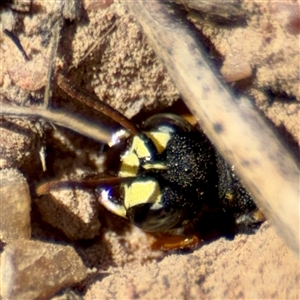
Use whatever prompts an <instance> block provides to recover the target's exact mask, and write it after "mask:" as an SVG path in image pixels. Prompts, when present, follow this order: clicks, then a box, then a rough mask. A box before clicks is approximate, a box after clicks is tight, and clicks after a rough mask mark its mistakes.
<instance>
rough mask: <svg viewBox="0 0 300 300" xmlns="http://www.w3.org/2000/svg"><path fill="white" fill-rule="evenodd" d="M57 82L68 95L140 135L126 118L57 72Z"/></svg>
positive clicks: (133, 133)
mask: <svg viewBox="0 0 300 300" xmlns="http://www.w3.org/2000/svg"><path fill="white" fill-rule="evenodd" d="M57 84H58V86H59V87H60V88H61V89H62V90H63V91H65V92H66V93H67V94H68V95H69V96H71V97H73V98H75V99H77V100H79V101H80V102H82V103H84V104H86V105H88V106H89V107H92V108H94V109H95V110H97V111H99V112H101V113H103V114H105V115H106V116H108V117H110V118H111V119H112V120H114V121H115V122H117V123H119V124H120V125H121V126H122V127H123V128H125V129H126V130H127V131H128V132H129V133H130V134H132V135H141V132H140V131H139V129H138V128H137V127H136V126H135V125H134V124H133V123H132V122H131V121H130V120H129V119H128V118H126V117H125V116H123V115H122V114H121V113H120V112H118V111H117V110H116V109H114V108H112V107H110V106H109V105H108V104H106V103H104V102H103V101H99V99H97V98H95V97H93V96H92V95H88V94H87V93H85V92H83V91H81V90H80V91H79V89H78V88H77V87H76V86H75V85H73V84H71V83H70V81H69V80H68V79H66V78H65V77H64V76H63V75H62V74H58V76H57Z"/></svg>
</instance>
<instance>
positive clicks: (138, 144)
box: [130, 136, 151, 158]
mask: <svg viewBox="0 0 300 300" xmlns="http://www.w3.org/2000/svg"><path fill="white" fill-rule="evenodd" d="M130 150H131V152H135V153H136V155H137V156H138V157H139V158H145V157H147V156H148V157H149V156H151V153H150V151H149V149H148V148H147V146H146V144H145V143H144V141H143V140H142V139H141V138H140V137H139V136H135V137H134V138H133V141H132V145H131V147H130Z"/></svg>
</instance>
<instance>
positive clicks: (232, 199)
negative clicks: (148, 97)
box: [37, 75, 263, 250]
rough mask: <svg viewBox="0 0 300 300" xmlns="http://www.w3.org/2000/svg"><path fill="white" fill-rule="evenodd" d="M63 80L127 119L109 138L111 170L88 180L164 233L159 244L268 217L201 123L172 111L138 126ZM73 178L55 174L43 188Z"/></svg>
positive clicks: (184, 241) (109, 205)
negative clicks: (197, 124)
mask: <svg viewBox="0 0 300 300" xmlns="http://www.w3.org/2000/svg"><path fill="white" fill-rule="evenodd" d="M58 84H59V86H60V87H61V88H62V89H64V90H65V91H66V92H67V93H68V94H69V95H71V96H72V97H74V98H77V99H78V100H80V101H81V102H83V103H85V104H87V105H88V106H91V107H93V108H94V109H96V110H98V111H100V112H101V113H104V114H105V115H107V116H109V117H110V118H111V119H113V120H114V121H116V122H118V123H119V124H120V125H121V129H120V130H117V131H116V132H113V134H112V135H110V137H109V139H107V144H108V145H109V147H108V150H107V151H106V161H105V165H106V168H105V169H106V174H105V175H103V174H102V175H101V177H100V178H99V179H93V180H84V184H86V185H88V186H89V187H93V189H94V190H95V192H96V194H97V195H98V198H99V201H100V203H101V204H102V205H103V206H104V207H105V208H106V209H107V210H109V211H110V212H112V213H114V214H116V215H118V216H120V217H123V218H125V219H127V220H128V221H129V222H131V223H132V224H133V225H135V226H137V227H139V228H141V229H143V230H144V231H146V232H149V233H153V234H156V235H157V236H159V237H160V239H159V240H158V243H157V244H156V245H155V246H154V247H155V248H157V247H159V248H161V249H165V250H169V249H174V248H175V249H176V248H189V247H192V246H194V245H196V244H198V243H199V239H202V238H203V237H206V236H210V234H211V232H218V233H219V234H221V235H226V236H228V237H232V236H233V235H234V234H235V233H236V232H247V233H252V232H255V231H256V230H257V228H258V227H259V224H260V223H261V222H262V221H263V216H262V215H261V214H260V211H259V210H258V209H257V207H256V205H255V203H254V201H253V199H252V198H251V196H250V194H249V193H248V192H247V191H246V190H245V188H244V186H243V185H242V183H241V182H240V180H239V179H238V178H237V176H236V175H235V173H234V170H233V168H232V167H230V166H229V165H228V164H227V163H226V162H225V160H224V159H223V158H222V157H221V156H220V154H219V153H218V152H217V150H216V149H215V147H214V146H213V145H212V143H211V142H210V141H209V139H208V138H207V137H206V136H205V134H204V133H203V132H202V131H201V130H200V129H196V128H194V127H193V126H192V125H191V124H190V123H188V122H187V121H186V120H185V119H184V118H182V117H180V116H179V115H175V114H170V113H160V114H156V115H154V116H152V117H150V118H148V119H146V120H145V121H144V122H142V124H140V125H139V126H136V125H135V124H134V123H133V122H131V121H130V120H129V119H127V118H126V117H125V116H124V115H122V114H120V113H119V112H118V111H116V110H115V109H113V108H112V107H110V106H108V105H107V104H105V103H103V102H101V101H100V102H99V100H95V99H93V98H92V97H91V96H89V95H87V94H84V93H83V92H82V91H79V90H78V89H77V88H76V87H74V86H73V85H72V84H70V82H69V81H68V80H66V79H65V77H64V76H62V75H59V76H58ZM69 127H70V128H71V126H69ZM77 183H78V184H80V182H77ZM82 183H83V181H82ZM71 184H74V182H72V181H70V180H68V181H49V182H46V183H43V184H41V185H40V186H39V187H38V188H37V193H38V194H39V195H42V194H47V193H50V192H51V190H53V189H57V188H60V187H61V186H63V185H64V186H65V185H71ZM174 237H176V238H175V239H174Z"/></svg>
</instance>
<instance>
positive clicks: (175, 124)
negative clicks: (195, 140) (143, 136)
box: [143, 114, 194, 134]
mask: <svg viewBox="0 0 300 300" xmlns="http://www.w3.org/2000/svg"><path fill="white" fill-rule="evenodd" d="M143 130H146V131H147V130H150V131H159V132H165V133H170V134H172V133H175V132H178V131H182V132H189V131H193V130H194V129H193V127H192V126H191V124H190V123H189V122H187V121H186V120H184V119H183V118H181V117H179V116H177V115H174V114H157V115H154V116H152V117H150V118H149V119H147V120H146V121H145V122H144V124H143Z"/></svg>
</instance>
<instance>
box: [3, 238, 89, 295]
mask: <svg viewBox="0 0 300 300" xmlns="http://www.w3.org/2000/svg"><path fill="white" fill-rule="evenodd" d="M87 274H88V269H87V268H86V267H85V266H84V265H83V263H82V260H81V258H80V257H79V256H78V255H77V253H76V252H75V250H74V249H73V248H72V247H70V246H62V245H57V244H50V243H44V242H40V241H29V240H28V241H21V240H19V241H14V242H12V243H10V244H8V245H7V246H6V247H5V250H4V252H3V253H2V255H1V283H2V299H5V300H25V299H28V300H29V299H31V300H33V299H49V298H50V297H51V296H53V295H55V294H56V293H57V292H58V291H59V290H61V289H64V288H67V287H70V286H71V285H74V284H75V283H77V282H80V281H82V280H83V279H85V277H86V276H87Z"/></svg>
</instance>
